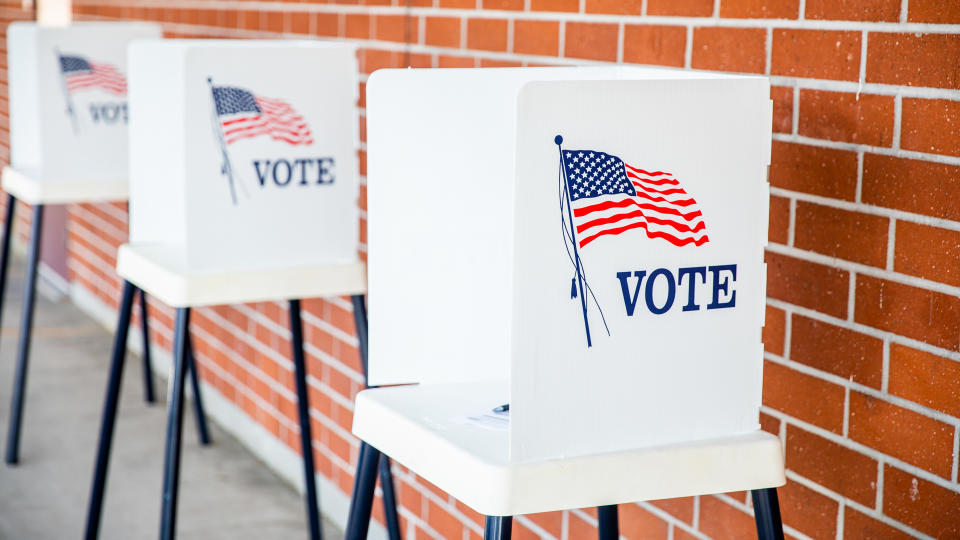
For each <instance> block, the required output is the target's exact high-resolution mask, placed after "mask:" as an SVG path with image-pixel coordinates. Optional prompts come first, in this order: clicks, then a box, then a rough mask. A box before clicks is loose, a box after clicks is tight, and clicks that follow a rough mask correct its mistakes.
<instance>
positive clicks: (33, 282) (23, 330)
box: [4, 204, 43, 465]
mask: <svg viewBox="0 0 960 540" xmlns="http://www.w3.org/2000/svg"><path fill="white" fill-rule="evenodd" d="M42 236H43V205H42V204H38V205H36V206H34V207H33V220H32V223H31V224H30V248H29V251H28V252H27V281H26V283H25V284H24V290H23V311H22V313H21V318H20V342H19V344H18V347H17V371H16V375H14V383H13V400H12V402H11V404H10V426H9V431H8V432H7V455H6V461H7V463H8V464H10V465H13V464H16V463H17V462H18V461H19V460H20V430H21V425H22V422H23V402H24V400H25V399H26V391H27V365H28V363H29V356H30V336H31V334H32V332H33V308H34V304H35V303H36V292H37V262H38V260H39V258H40V238H41V237H42ZM6 238H9V235H6ZM6 238H5V239H4V241H6Z"/></svg>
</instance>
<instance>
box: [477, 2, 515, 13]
mask: <svg viewBox="0 0 960 540" xmlns="http://www.w3.org/2000/svg"><path fill="white" fill-rule="evenodd" d="M481 5H482V6H483V9H504V10H514V11H522V10H523V0H483V3H482V4H481Z"/></svg>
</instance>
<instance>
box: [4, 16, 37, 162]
mask: <svg viewBox="0 0 960 540" xmlns="http://www.w3.org/2000/svg"><path fill="white" fill-rule="evenodd" d="M7 77H8V79H7V84H8V89H9V94H10V135H11V137H10V164H11V165H12V166H13V167H16V168H18V169H21V170H32V171H37V172H39V171H40V164H41V162H42V155H41V154H42V152H41V145H40V135H41V131H40V129H41V122H40V98H39V92H38V80H37V77H38V72H37V27H36V26H35V25H34V24H33V23H24V22H15V23H12V24H11V25H10V27H9V28H8V29H7Z"/></svg>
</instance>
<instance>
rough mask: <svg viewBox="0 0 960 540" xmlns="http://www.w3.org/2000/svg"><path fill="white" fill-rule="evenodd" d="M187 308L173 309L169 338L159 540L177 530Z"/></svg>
mask: <svg viewBox="0 0 960 540" xmlns="http://www.w3.org/2000/svg"><path fill="white" fill-rule="evenodd" d="M189 317H190V308H177V318H176V321H175V323H174V334H173V362H174V364H173V382H172V384H173V387H172V391H171V393H170V403H169V405H168V408H167V443H166V449H165V451H164V465H163V509H162V511H161V515H160V539H161V540H173V538H174V536H175V534H176V530H177V495H178V491H179V487H180V449H181V444H182V440H181V439H182V435H183V390H184V388H183V387H184V383H185V381H184V377H185V376H186V375H187V331H188V321H189Z"/></svg>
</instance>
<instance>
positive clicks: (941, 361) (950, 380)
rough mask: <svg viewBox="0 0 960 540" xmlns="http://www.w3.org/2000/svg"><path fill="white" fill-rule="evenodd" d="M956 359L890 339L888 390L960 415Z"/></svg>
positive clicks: (959, 366)
mask: <svg viewBox="0 0 960 540" xmlns="http://www.w3.org/2000/svg"><path fill="white" fill-rule="evenodd" d="M957 381H960V362H957V361H956V360H951V359H949V358H944V357H942V356H937V355H935V354H930V353H928V352H924V351H920V350H917V349H913V348H911V347H907V346H906V345H900V344H898V343H892V344H891V345H890V383H889V386H890V393H891V394H893V395H895V396H899V397H902V398H904V399H909V400H910V401H913V402H915V403H919V404H920V405H924V406H927V407H930V408H931V409H935V410H938V411H941V412H944V413H946V414H949V415H951V416H957V417H960V385H958V384H957Z"/></svg>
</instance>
